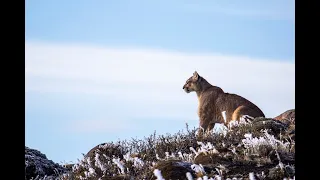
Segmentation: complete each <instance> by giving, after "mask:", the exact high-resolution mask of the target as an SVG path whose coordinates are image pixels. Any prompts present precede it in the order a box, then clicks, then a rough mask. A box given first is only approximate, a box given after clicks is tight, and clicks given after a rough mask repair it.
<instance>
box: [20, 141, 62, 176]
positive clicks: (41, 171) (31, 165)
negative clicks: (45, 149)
mask: <svg viewBox="0 0 320 180" xmlns="http://www.w3.org/2000/svg"><path fill="white" fill-rule="evenodd" d="M25 171H26V172H25V179H27V180H29V179H31V178H36V177H37V176H38V178H42V177H44V176H47V177H48V179H56V178H57V177H58V176H59V175H60V174H62V173H66V172H67V169H66V168H64V167H62V166H60V165H59V164H58V163H54V162H53V161H52V160H48V159H47V157H46V155H44V154H42V153H41V152H40V151H38V150H35V149H31V148H28V147H27V146H25Z"/></svg>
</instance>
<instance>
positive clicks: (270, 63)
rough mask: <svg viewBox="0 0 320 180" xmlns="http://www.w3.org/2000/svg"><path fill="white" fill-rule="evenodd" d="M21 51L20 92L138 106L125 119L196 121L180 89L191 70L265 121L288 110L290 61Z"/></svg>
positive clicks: (58, 47)
mask: <svg viewBox="0 0 320 180" xmlns="http://www.w3.org/2000/svg"><path fill="white" fill-rule="evenodd" d="M25 49H26V92H60V93H79V94H83V93H86V94H95V95H100V96H103V97H106V98H110V99H113V100H114V101H121V102H123V103H128V104H130V105H132V106H133V107H132V109H135V108H134V107H135V106H137V107H139V108H136V109H135V110H132V112H129V113H127V116H135V117H139V116H144V117H156V116H161V114H162V116H168V117H170V116H171V117H176V118H178V117H180V118H185V117H187V116H189V117H191V116H192V117H196V116H195V113H196V106H197V100H196V96H195V94H192V95H190V94H186V93H184V92H183V90H182V86H183V84H184V82H185V81H186V79H187V78H189V77H190V76H191V75H192V73H193V72H194V71H195V70H197V71H198V72H199V74H200V75H202V76H204V77H205V78H206V79H207V80H208V81H209V82H210V83H212V84H213V85H217V86H219V87H221V88H223V89H224V90H225V91H226V92H231V93H237V94H240V95H242V96H244V97H246V98H248V99H250V100H251V101H253V102H255V103H256V104H258V105H260V106H261V108H262V109H263V110H264V111H265V113H266V114H267V115H269V116H275V115H277V114H278V113H280V112H281V111H284V110H286V109H289V108H294V107H293V106H294V93H295V91H294V86H295V81H294V78H295V77H294V74H295V65H294V63H290V62H281V61H275V60H268V59H256V58H250V57H240V56H230V55H221V54H191V53H176V52H168V51H163V50H152V49H135V48H123V49H121V48H118V49H115V48H108V47H94V46H85V45H76V44H50V43H41V42H26V46H25ZM145 109H149V110H150V111H148V110H145ZM191 109H195V111H194V112H193V111H192V112H190V111H189V112H186V110H191ZM161 112H162V113H161ZM130 113H131V114H130Z"/></svg>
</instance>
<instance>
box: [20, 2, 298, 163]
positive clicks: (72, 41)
mask: <svg viewBox="0 0 320 180" xmlns="http://www.w3.org/2000/svg"><path fill="white" fill-rule="evenodd" d="M294 6H295V5H294V1H288V0H283V1H276V0H268V1H253V0H251V1H249V0H243V1H231V0H219V1H218V0H217V1H197V2H195V1H187V0H184V1H182V0H175V1H168V0H162V1H146V0H144V1H141V0H137V1H125V0H117V1H103V0H97V1H84V0H77V1H75V0H69V1H61V0H55V1H53V0H50V1H49V0H48V1H40V0H37V1H36V0H29V1H26V25H25V27H26V30H25V35H26V38H25V39H26V145H27V146H29V147H31V148H36V149H38V150H40V151H41V152H43V153H45V154H47V156H48V158H49V159H52V160H53V161H55V162H61V161H74V162H75V161H76V159H77V158H81V153H86V152H87V151H89V150H90V148H92V147H93V146H95V145H97V144H99V143H102V142H107V141H116V140H118V139H130V137H140V138H142V137H143V136H148V135H149V134H150V133H152V132H154V131H155V130H156V131H157V132H158V133H159V134H165V133H174V132H177V131H178V130H181V129H184V127H185V123H186V122H187V123H188V124H189V125H190V126H197V125H198V119H197V114H196V109H197V99H196V95H195V94H185V93H184V92H183V91H182V86H183V84H184V82H185V80H186V79H187V78H188V77H189V76H191V75H192V73H193V71H194V70H197V71H198V72H199V74H200V75H202V76H204V77H205V78H207V80H208V81H209V82H211V83H212V84H214V85H217V86H220V87H222V88H223V89H225V91H227V92H232V93H238V94H240V95H242V96H244V97H246V98H248V99H250V100H252V101H253V102H255V103H256V104H258V105H259V106H260V107H261V109H263V110H264V111H265V114H266V115H267V116H270V117H272V116H276V115H277V114H279V113H281V112H282V111H285V110H287V109H289V108H294V94H295V91H294V85H295V83H294V73H295V70H294V67H295V65H294V61H295V60H294V59H295V55H294V54H295V53H294V52H295V49H294V45H295V38H294V33H295V31H294V27H295V24H294V19H295V17H294ZM235 78H237V79H235ZM238 79H245V81H243V80H238Z"/></svg>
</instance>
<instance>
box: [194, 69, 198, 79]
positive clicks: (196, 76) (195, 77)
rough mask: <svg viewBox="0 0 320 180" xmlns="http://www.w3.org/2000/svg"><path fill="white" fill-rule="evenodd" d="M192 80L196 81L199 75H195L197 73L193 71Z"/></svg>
mask: <svg viewBox="0 0 320 180" xmlns="http://www.w3.org/2000/svg"><path fill="white" fill-rule="evenodd" d="M193 79H194V80H198V79H199V74H198V73H197V71H195V72H194V73H193Z"/></svg>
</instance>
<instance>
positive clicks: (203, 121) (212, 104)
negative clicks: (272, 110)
mask: <svg viewBox="0 0 320 180" xmlns="http://www.w3.org/2000/svg"><path fill="white" fill-rule="evenodd" d="M183 89H184V90H185V92H187V93H190V92H193V91H194V92H196V93H197V96H198V101H199V106H198V116H199V120H200V123H199V125H200V127H201V128H203V129H204V130H205V131H207V130H211V129H212V128H213V127H214V125H215V123H225V121H224V119H223V116H222V112H223V111H226V122H227V123H229V122H230V121H231V120H239V118H240V117H241V116H243V115H248V116H251V117H253V118H255V117H265V115H264V113H263V112H262V111H261V110H260V109H259V107H257V106H256V105H255V104H253V103H252V102H250V101H249V100H247V99H245V98H243V97H241V96H239V95H236V94H230V93H225V92H224V91H223V90H222V89H221V88H220V87H217V86H213V85H211V84H210V83H208V82H207V81H206V80H205V79H204V78H203V77H201V76H200V75H199V74H198V73H197V72H194V73H193V76H192V77H190V78H189V79H188V80H187V81H186V83H185V85H184V86H183Z"/></svg>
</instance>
